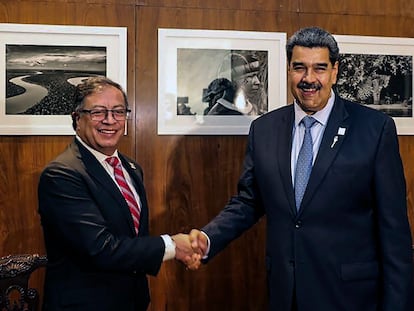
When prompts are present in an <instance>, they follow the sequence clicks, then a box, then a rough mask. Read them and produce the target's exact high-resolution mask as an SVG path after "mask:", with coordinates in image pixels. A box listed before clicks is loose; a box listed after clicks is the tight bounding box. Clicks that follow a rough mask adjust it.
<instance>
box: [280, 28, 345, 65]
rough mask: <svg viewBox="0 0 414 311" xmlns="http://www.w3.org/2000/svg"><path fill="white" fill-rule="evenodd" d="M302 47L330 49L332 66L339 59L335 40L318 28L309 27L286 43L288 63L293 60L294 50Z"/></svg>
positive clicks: (301, 30)
mask: <svg viewBox="0 0 414 311" xmlns="http://www.w3.org/2000/svg"><path fill="white" fill-rule="evenodd" d="M295 46H302V47H306V48H316V47H319V48H328V49H329V60H330V62H331V64H332V65H334V64H335V62H337V61H338V59H339V48H338V43H337V42H336V40H335V38H334V37H333V36H332V35H331V34H330V33H329V32H327V31H326V30H324V29H322V28H318V27H307V28H302V29H299V30H298V31H297V32H295V33H294V34H293V35H292V36H291V37H290V38H289V40H288V42H287V43H286V55H287V60H288V63H290V61H291V60H292V53H293V48H294V47H295Z"/></svg>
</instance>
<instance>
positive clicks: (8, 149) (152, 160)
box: [0, 0, 414, 311]
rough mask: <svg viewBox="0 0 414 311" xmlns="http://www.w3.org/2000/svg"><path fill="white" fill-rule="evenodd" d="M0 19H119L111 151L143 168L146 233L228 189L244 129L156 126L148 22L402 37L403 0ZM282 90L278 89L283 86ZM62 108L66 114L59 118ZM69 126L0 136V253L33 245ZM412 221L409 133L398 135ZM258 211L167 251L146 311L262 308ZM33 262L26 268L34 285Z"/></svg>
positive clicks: (212, 202) (205, 215) (185, 222)
mask: <svg viewBox="0 0 414 311" xmlns="http://www.w3.org/2000/svg"><path fill="white" fill-rule="evenodd" d="M0 22H3V23H25V24H55V25H85V26H123V27H127V28H128V60H127V62H128V84H127V88H128V96H129V99H130V103H131V106H132V107H133V115H134V116H135V119H134V121H133V122H130V124H129V132H128V133H129V134H128V136H126V137H125V138H124V140H123V143H122V147H121V150H122V151H123V152H124V153H126V154H128V155H130V156H131V157H133V158H135V159H136V160H137V161H138V162H139V163H141V165H142V166H143V168H144V172H145V185H146V188H147V192H148V199H149V203H150V209H151V218H150V222H151V229H152V234H154V235H155V234H161V233H176V232H179V231H188V230H190V229H191V228H192V227H200V226H202V225H204V224H205V223H206V222H207V221H208V220H209V219H211V218H212V217H213V216H214V215H215V214H216V213H218V212H219V211H220V210H221V208H222V207H223V205H224V204H225V203H226V201H227V200H228V198H229V197H230V196H231V195H232V194H233V193H234V192H235V189H236V182H237V179H238V176H239V173H240V168H241V165H242V160H243V154H244V148H245V142H246V136H157V131H156V126H157V124H156V120H157V29H158V28H194V29H225V30H248V31H278V32H286V33H287V34H288V36H290V35H291V34H292V33H293V32H294V31H295V30H297V29H298V28H300V27H303V26H310V25H316V26H321V27H324V28H326V29H327V30H329V31H331V32H332V33H335V34H351V35H373V36H393V37H414V29H413V27H412V25H413V24H414V2H412V1H403V0H371V1H367V2H364V1H359V0H353V1H345V0H342V1H328V0H314V1H304V0H296V1H287V0H281V1H277V0H273V1H269V0H257V1H251V0H226V1H222V0H203V1H202V0H42V1H40V0H15V1H9V0H0ZM289 98H290V96H289ZM68 118H69V117H68ZM71 140H72V137H69V136H0V256H3V255H7V254H11V253H35V252H37V253H44V245H43V239H42V232H41V227H40V223H39V217H38V215H37V203H36V202H37V193H36V191H37V179H38V177H39V174H40V172H41V170H42V168H43V167H44V166H45V165H46V163H48V162H49V161H50V160H51V159H53V158H54V157H55V156H56V155H57V154H58V153H59V152H61V151H62V150H63V148H65V146H66V145H67V144H68V143H69V142H70V141H71ZM400 144H401V145H400V146H401V154H402V157H403V161H404V166H405V172H406V178H407V185H408V193H407V196H408V202H409V210H408V213H409V217H410V222H411V223H412V224H414V194H413V189H414V160H413V159H414V138H413V137H411V136H400ZM264 226H265V220H262V221H261V222H260V223H259V224H258V225H257V226H255V227H254V228H252V229H251V230H249V231H248V232H247V233H245V234H244V235H243V236H241V237H240V238H239V239H238V240H236V241H234V242H233V243H232V244H231V245H230V246H229V247H228V248H227V249H226V250H224V251H223V252H222V253H221V254H220V255H219V256H217V257H216V258H215V259H214V260H213V261H212V262H211V263H209V264H208V265H207V266H203V267H202V268H201V270H200V271H197V272H190V271H186V270H185V269H184V267H183V266H181V265H180V264H178V263H176V262H174V261H172V262H167V263H165V264H164V265H163V267H162V269H161V271H160V273H159V275H158V276H157V277H156V278H154V277H151V278H150V286H151V294H152V304H151V307H150V311H163V310H165V311H166V310H168V311H174V310H177V311H178V310H180V311H182V310H195V309H197V310H249V311H250V310H264V309H265V307H266V279H265V273H264ZM42 282H43V272H42V271H40V272H38V273H36V274H35V275H34V277H33V278H32V279H31V283H32V285H33V286H36V287H40V288H41V284H42Z"/></svg>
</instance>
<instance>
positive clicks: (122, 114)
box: [112, 109, 126, 116]
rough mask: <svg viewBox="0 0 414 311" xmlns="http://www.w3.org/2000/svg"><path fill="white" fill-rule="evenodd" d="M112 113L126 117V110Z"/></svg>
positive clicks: (115, 110) (116, 110)
mask: <svg viewBox="0 0 414 311" xmlns="http://www.w3.org/2000/svg"><path fill="white" fill-rule="evenodd" d="M112 111H113V113H114V114H115V115H116V116H124V115H125V114H126V110H125V109H114V110H112Z"/></svg>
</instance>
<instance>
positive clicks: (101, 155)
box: [76, 135, 119, 163]
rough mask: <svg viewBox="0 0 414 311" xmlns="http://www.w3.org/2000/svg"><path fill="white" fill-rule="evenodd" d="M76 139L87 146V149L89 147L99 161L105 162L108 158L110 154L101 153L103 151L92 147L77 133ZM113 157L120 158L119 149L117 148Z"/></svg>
mask: <svg viewBox="0 0 414 311" xmlns="http://www.w3.org/2000/svg"><path fill="white" fill-rule="evenodd" d="M76 139H77V140H78V141H79V142H80V143H81V144H82V145H83V146H84V147H85V148H86V149H88V150H89V151H90V152H91V153H92V154H93V156H94V157H95V158H96V159H97V160H98V161H99V162H101V163H104V162H105V160H106V158H108V156H107V155H106V154H103V153H101V152H99V151H98V150H95V149H93V148H91V147H90V146H89V145H87V144H86V143H85V142H84V141H83V140H82V138H80V137H79V136H78V135H76ZM111 157H117V158H119V157H118V150H115V152H114V153H113V154H112V156H111Z"/></svg>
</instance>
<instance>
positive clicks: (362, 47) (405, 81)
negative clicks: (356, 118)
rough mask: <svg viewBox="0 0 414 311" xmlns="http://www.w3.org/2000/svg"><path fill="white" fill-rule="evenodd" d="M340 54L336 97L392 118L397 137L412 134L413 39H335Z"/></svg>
mask: <svg viewBox="0 0 414 311" xmlns="http://www.w3.org/2000/svg"><path fill="white" fill-rule="evenodd" d="M335 38H336V39H337V41H338V44H339V50H340V53H341V57H340V67H339V75H338V81H337V85H336V87H337V90H338V93H339V94H340V95H341V96H342V97H344V98H346V99H349V100H352V101H355V102H358V103H360V104H361V105H366V106H368V107H372V108H374V109H377V110H380V111H383V112H384V113H386V114H388V115H389V116H391V117H393V119H394V121H395V123H396V126H397V131H398V134H400V135H412V134H414V119H413V56H414V39H412V38H396V37H369V36H348V35H335Z"/></svg>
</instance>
